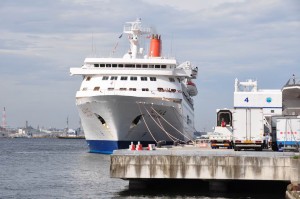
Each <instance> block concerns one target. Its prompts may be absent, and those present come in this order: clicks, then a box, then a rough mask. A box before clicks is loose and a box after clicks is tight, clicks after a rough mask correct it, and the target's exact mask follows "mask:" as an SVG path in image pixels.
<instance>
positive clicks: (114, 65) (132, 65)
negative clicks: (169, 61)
mask: <svg viewBox="0 0 300 199" xmlns="http://www.w3.org/2000/svg"><path fill="white" fill-rule="evenodd" d="M94 67H96V68H98V67H100V68H104V67H106V68H111V67H113V68H163V69H165V68H167V65H159V64H156V65H153V64H149V65H148V64H94Z"/></svg>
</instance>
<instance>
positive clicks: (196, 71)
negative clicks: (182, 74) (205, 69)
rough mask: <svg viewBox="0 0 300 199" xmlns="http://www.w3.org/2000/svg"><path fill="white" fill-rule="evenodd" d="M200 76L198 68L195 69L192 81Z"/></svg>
mask: <svg viewBox="0 0 300 199" xmlns="http://www.w3.org/2000/svg"><path fill="white" fill-rule="evenodd" d="M197 75H198V67H196V68H193V70H192V79H196V78H197Z"/></svg>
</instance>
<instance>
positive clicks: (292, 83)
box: [284, 77, 300, 87]
mask: <svg viewBox="0 0 300 199" xmlns="http://www.w3.org/2000/svg"><path fill="white" fill-rule="evenodd" d="M290 86H300V78H295V77H292V78H290V79H289V80H288V81H287V83H286V84H285V85H284V87H290Z"/></svg>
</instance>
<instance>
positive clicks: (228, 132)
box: [209, 109, 232, 149]
mask: <svg viewBox="0 0 300 199" xmlns="http://www.w3.org/2000/svg"><path fill="white" fill-rule="evenodd" d="M209 141H210V146H211V148H212V149H218V148H220V147H226V148H228V149H231V148H232V111H231V110H230V109H217V125H216V126H215V127H214V132H213V133H211V134H210V135H209Z"/></svg>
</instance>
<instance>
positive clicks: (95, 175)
mask: <svg viewBox="0 0 300 199" xmlns="http://www.w3.org/2000/svg"><path fill="white" fill-rule="evenodd" d="M109 168H110V156H109V155H101V154H94V153H88V147H87V144H86V142H85V140H84V139H33V138H31V139H24V138H15V139H6V138H3V139H0V178H1V179H0V198H22V199H23V198H131V199H132V198H200V199H212V198H232V199H238V198H247V199H252V198H253V199H254V198H275V199H276V198H278V199H279V198H284V191H283V190H282V191H280V189H278V188H277V187H276V186H274V187H272V186H271V187H269V186H266V187H265V191H259V192H256V191H253V186H254V187H255V186H259V183H256V185H255V184H254V185H253V186H252V187H251V186H249V185H245V186H249V191H247V189H248V188H247V187H246V188H244V189H243V190H244V191H242V192H241V191H237V192H223V193H220V192H218V193H216V192H212V191H209V190H205V189H199V191H197V189H193V190H190V189H183V188H182V189H181V188H180V187H179V188H173V189H172V188H171V189H165V188H164V187H160V188H159V189H149V188H148V189H139V190H130V189H129V183H128V181H125V180H121V179H112V178H110V176H109V172H110V171H109ZM191 186H193V185H192V184H191ZM261 186H265V185H261ZM169 187H170V186H169ZM260 190H261V187H260Z"/></svg>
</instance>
